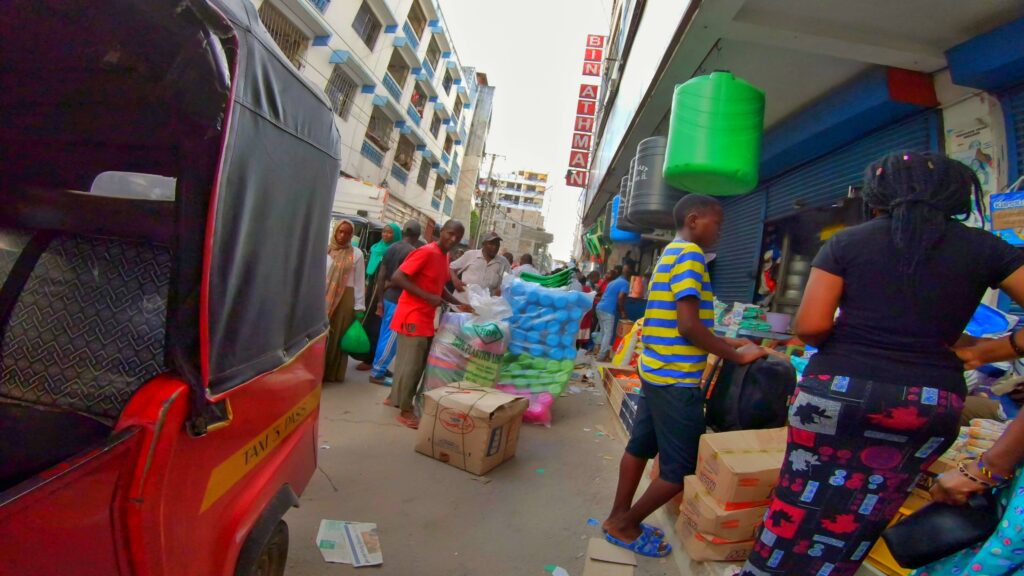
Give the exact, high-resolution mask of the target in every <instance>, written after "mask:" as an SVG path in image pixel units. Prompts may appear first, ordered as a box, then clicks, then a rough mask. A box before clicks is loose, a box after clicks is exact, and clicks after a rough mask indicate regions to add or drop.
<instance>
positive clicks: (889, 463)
mask: <svg viewBox="0 0 1024 576" xmlns="http://www.w3.org/2000/svg"><path fill="white" fill-rule="evenodd" d="M962 408H963V398H962V397H960V396H958V395H956V394H954V393H952V392H947V391H942V390H939V389H936V388H930V387H927V386H925V385H911V386H901V385H897V384H888V383H882V382H872V381H870V380H863V379H858V378H850V377H846V376H809V377H807V378H805V379H804V380H803V381H801V382H800V384H799V385H798V386H797V389H796V393H795V394H794V396H793V398H792V400H791V404H790V410H789V440H788V444H787V447H786V456H785V461H784V462H783V465H782V471H781V473H780V475H779V484H778V486H776V488H775V491H774V493H773V495H772V502H771V505H770V506H769V508H768V512H767V514H766V515H765V523H764V525H763V526H762V528H761V530H760V531H759V532H758V536H757V542H756V544H755V547H754V551H753V553H752V554H751V556H750V558H749V560H748V561H747V564H746V566H744V569H743V572H742V573H741V574H743V575H744V576H764V575H769V574H772V575H774V574H790V575H797V574H799V575H807V576H852V575H853V574H854V573H855V572H856V571H857V569H858V568H859V567H860V565H861V563H862V562H863V561H864V559H865V557H866V556H867V553H868V551H869V550H871V547H872V546H874V544H875V542H876V541H877V540H878V538H879V537H880V536H881V534H882V531H884V530H885V528H886V526H887V525H888V524H889V522H890V521H891V520H892V518H893V517H894V516H895V515H896V513H897V512H898V511H899V509H900V506H901V505H902V504H903V502H904V501H905V500H906V499H907V496H908V494H909V492H910V490H911V489H912V488H913V487H914V484H915V482H916V481H917V478H918V476H919V475H920V474H921V473H922V472H923V471H924V470H926V469H927V468H928V467H929V466H931V465H932V463H934V461H935V460H936V459H938V457H939V456H941V455H942V453H943V452H945V451H946V449H947V448H948V447H949V446H950V445H952V443H953V441H954V440H955V439H956V435H957V432H958V431H959V419H960V411H961V410H962Z"/></svg>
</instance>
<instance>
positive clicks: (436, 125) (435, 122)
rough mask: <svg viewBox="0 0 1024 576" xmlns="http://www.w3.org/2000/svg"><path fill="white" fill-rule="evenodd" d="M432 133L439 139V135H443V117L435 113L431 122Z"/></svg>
mask: <svg viewBox="0 0 1024 576" xmlns="http://www.w3.org/2000/svg"><path fill="white" fill-rule="evenodd" d="M430 133H431V134H433V135H434V138H437V135H438V134H440V133H441V115H440V114H438V113H437V112H434V118H433V119H431V120H430Z"/></svg>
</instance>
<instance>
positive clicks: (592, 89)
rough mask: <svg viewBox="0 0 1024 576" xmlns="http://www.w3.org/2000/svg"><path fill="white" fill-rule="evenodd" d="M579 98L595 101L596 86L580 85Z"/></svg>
mask: <svg viewBox="0 0 1024 576" xmlns="http://www.w3.org/2000/svg"><path fill="white" fill-rule="evenodd" d="M580 98H586V99H587V100H597V84H580Z"/></svg>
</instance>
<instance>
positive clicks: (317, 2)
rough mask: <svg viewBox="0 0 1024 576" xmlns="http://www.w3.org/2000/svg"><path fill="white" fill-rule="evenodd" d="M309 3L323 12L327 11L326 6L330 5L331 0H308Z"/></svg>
mask: <svg viewBox="0 0 1024 576" xmlns="http://www.w3.org/2000/svg"><path fill="white" fill-rule="evenodd" d="M309 3H310V4H312V5H313V6H314V7H315V8H316V9H317V10H319V11H320V13H321V14H323V13H324V12H327V7H328V6H330V5H331V0H309Z"/></svg>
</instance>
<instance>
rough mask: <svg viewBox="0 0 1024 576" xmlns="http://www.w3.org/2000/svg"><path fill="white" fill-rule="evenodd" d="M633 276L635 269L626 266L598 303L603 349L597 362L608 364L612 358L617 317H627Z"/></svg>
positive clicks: (600, 349) (597, 309)
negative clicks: (628, 298) (627, 302)
mask: <svg viewBox="0 0 1024 576" xmlns="http://www.w3.org/2000/svg"><path fill="white" fill-rule="evenodd" d="M632 275H633V267H632V266H630V265H629V264H626V265H624V266H623V267H622V274H621V275H620V276H619V277H618V278H616V279H615V280H612V281H611V282H609V283H608V286H607V287H606V288H605V289H604V294H603V295H602V296H601V301H600V302H598V303H597V307H596V308H595V309H594V312H595V313H596V314H597V322H598V324H599V325H600V326H601V347H600V348H598V351H597V361H598V362H607V361H608V359H609V356H611V349H612V340H613V339H614V338H615V315H616V314H618V315H619V317H620V318H625V317H626V295H627V294H629V277H630V276H632Z"/></svg>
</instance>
